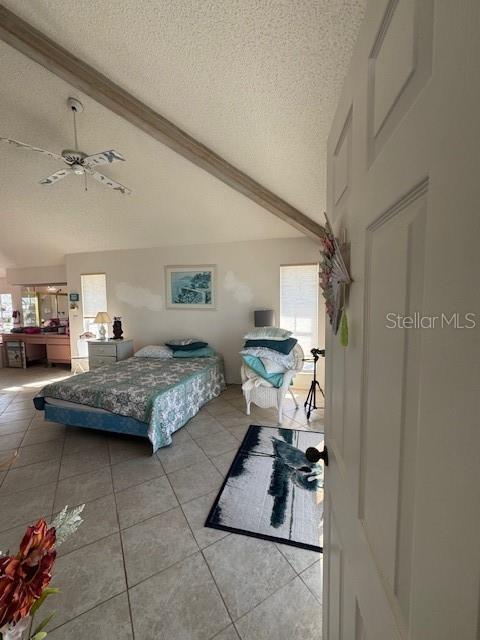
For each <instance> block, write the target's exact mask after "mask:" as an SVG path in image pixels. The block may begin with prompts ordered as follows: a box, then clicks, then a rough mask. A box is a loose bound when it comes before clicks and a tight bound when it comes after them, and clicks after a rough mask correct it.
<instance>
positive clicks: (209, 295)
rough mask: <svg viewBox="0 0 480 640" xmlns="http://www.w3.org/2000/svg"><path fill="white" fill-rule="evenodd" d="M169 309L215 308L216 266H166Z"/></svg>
mask: <svg viewBox="0 0 480 640" xmlns="http://www.w3.org/2000/svg"><path fill="white" fill-rule="evenodd" d="M165 278H166V287H165V290H166V292H167V301H166V302H167V308H168V309H215V304H216V300H215V279H216V267H215V265H212V264H206V265H205V264H204V265H198V266H185V267H183V266H171V267H170V266H169V267H165Z"/></svg>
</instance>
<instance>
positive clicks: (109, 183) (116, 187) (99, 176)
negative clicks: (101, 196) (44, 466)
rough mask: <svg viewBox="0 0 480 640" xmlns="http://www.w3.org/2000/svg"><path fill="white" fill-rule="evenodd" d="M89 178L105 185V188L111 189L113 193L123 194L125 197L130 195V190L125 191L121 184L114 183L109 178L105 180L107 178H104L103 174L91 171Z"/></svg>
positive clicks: (125, 188)
mask: <svg viewBox="0 0 480 640" xmlns="http://www.w3.org/2000/svg"><path fill="white" fill-rule="evenodd" d="M91 176H92V178H95V180H97V181H98V182H101V183H102V184H105V185H106V186H107V187H110V189H113V190H114V191H120V193H123V194H125V195H129V194H130V193H132V192H131V190H130V189H127V187H124V186H123V184H120V183H119V182H115V180H112V179H111V178H107V176H104V175H103V173H98V171H92V172H91Z"/></svg>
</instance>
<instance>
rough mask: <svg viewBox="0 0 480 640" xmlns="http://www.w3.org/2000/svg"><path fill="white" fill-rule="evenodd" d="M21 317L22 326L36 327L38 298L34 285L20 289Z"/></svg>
mask: <svg viewBox="0 0 480 640" xmlns="http://www.w3.org/2000/svg"><path fill="white" fill-rule="evenodd" d="M22 318H23V326H24V327H38V325H39V322H40V318H39V316H38V298H37V294H36V292H35V287H33V288H31V287H26V288H25V289H22Z"/></svg>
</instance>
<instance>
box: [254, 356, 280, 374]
mask: <svg viewBox="0 0 480 640" xmlns="http://www.w3.org/2000/svg"><path fill="white" fill-rule="evenodd" d="M260 360H261V361H262V363H263V366H264V367H265V371H266V372H267V373H285V371H286V369H285V365H283V364H280V363H279V362H274V361H273V360H270V358H260Z"/></svg>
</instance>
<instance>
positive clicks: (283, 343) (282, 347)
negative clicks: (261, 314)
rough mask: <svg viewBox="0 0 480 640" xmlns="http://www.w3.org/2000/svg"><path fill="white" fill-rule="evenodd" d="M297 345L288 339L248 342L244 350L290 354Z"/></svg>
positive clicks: (291, 339)
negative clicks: (261, 348)
mask: <svg viewBox="0 0 480 640" xmlns="http://www.w3.org/2000/svg"><path fill="white" fill-rule="evenodd" d="M296 344H297V340H296V339H295V338H288V339H287V340H247V341H246V342H245V346H244V349H248V348H249V347H267V349H273V350H274V351H279V352H280V353H285V354H288V353H290V351H291V350H292V349H293V347H294V346H295V345H296ZM167 347H168V345H167Z"/></svg>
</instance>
